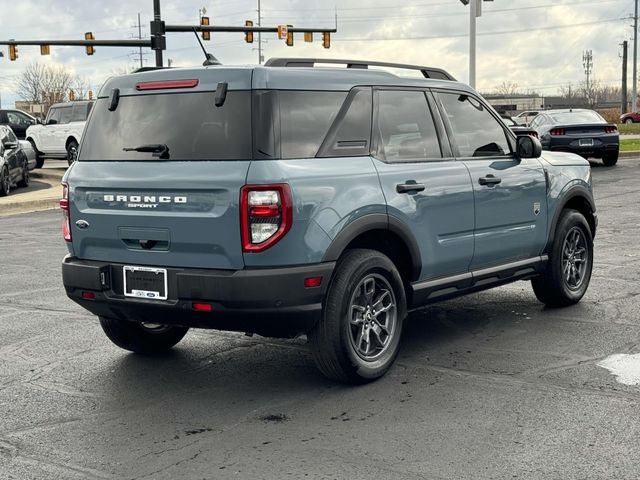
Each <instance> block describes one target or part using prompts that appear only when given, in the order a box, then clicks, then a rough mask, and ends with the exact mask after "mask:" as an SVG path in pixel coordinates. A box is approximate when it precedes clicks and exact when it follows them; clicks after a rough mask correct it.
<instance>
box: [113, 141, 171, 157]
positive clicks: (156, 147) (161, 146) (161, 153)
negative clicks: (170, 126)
mask: <svg viewBox="0 0 640 480" xmlns="http://www.w3.org/2000/svg"><path fill="white" fill-rule="evenodd" d="M122 150H123V151H125V152H149V153H153V156H154V157H158V158H161V159H163V160H168V159H169V147H168V146H167V145H166V144H165V143H152V144H149V145H140V146H139V147H124V148H123V149H122Z"/></svg>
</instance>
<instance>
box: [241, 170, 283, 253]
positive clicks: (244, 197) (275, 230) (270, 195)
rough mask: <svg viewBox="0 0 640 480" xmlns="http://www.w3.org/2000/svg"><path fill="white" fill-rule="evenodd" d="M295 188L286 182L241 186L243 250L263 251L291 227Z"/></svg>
mask: <svg viewBox="0 0 640 480" xmlns="http://www.w3.org/2000/svg"><path fill="white" fill-rule="evenodd" d="M292 217H293V214H292V208H291V190H290V189H289V185H287V184H286V183H283V184H277V185H245V186H244V187H242V189H241V190H240V225H241V235H242V251H244V252H262V251H263V250H266V249H267V248H269V247H271V246H272V245H274V244H275V243H276V242H278V241H279V240H280V239H281V238H282V237H284V236H285V235H286V233H287V232H288V231H289V229H290V228H291V223H292Z"/></svg>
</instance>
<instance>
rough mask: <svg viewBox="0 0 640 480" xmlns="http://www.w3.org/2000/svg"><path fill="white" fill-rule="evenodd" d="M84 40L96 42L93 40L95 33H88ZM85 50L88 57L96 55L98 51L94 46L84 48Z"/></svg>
mask: <svg viewBox="0 0 640 480" xmlns="http://www.w3.org/2000/svg"><path fill="white" fill-rule="evenodd" d="M84 39H85V40H95V39H94V38H93V33H91V32H87V33H85V34H84ZM84 48H85V50H86V51H87V55H93V54H94V53H96V49H95V48H94V47H93V45H87V46H86V47H84Z"/></svg>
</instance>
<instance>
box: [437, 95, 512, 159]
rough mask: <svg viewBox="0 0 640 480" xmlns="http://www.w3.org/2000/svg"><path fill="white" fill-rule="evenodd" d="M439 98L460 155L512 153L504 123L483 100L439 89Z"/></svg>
mask: <svg viewBox="0 0 640 480" xmlns="http://www.w3.org/2000/svg"><path fill="white" fill-rule="evenodd" d="M440 99H441V100H442V105H443V106H444V109H445V112H446V114H447V117H448V118H449V123H450V124H451V129H452V130H453V132H452V133H453V138H454V140H455V143H456V145H457V147H458V150H459V155H460V156H461V157H485V156H497V155H507V154H510V153H511V149H510V147H509V143H508V141H507V137H506V134H505V131H504V128H503V126H502V125H501V124H500V123H499V122H498V120H496V118H495V117H494V116H493V115H492V114H491V113H490V112H489V111H488V110H487V109H486V108H485V106H484V105H483V104H482V103H480V102H479V101H478V100H476V99H475V98H473V97H469V96H468V95H460V94H457V93H456V94H451V93H441V94H440Z"/></svg>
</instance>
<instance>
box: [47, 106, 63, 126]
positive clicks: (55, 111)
mask: <svg viewBox="0 0 640 480" xmlns="http://www.w3.org/2000/svg"><path fill="white" fill-rule="evenodd" d="M51 120H55V121H56V123H60V109H59V108H52V109H51V110H49V113H48V114H47V123H50V122H51Z"/></svg>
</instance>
